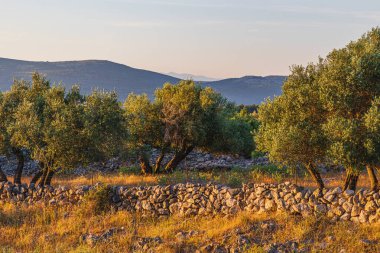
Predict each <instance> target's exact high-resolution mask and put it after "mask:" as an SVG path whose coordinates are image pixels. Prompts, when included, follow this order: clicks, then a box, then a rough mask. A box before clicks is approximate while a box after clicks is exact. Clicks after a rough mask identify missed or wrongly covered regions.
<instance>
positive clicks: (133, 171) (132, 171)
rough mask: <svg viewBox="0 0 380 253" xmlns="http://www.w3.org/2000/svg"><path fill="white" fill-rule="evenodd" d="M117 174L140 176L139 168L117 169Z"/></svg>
mask: <svg viewBox="0 0 380 253" xmlns="http://www.w3.org/2000/svg"><path fill="white" fill-rule="evenodd" d="M118 172H119V173H120V174H125V175H131V174H133V175H138V174H141V171H140V168H139V167H138V166H128V167H127V166H123V167H120V168H119V169H118Z"/></svg>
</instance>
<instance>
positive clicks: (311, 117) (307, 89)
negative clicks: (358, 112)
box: [256, 64, 326, 188]
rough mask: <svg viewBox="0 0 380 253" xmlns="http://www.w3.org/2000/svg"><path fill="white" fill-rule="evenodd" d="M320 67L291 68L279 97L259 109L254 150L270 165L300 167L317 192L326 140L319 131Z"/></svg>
mask: <svg viewBox="0 0 380 253" xmlns="http://www.w3.org/2000/svg"><path fill="white" fill-rule="evenodd" d="M321 68H322V66H321V65H320V64H318V65H313V64H309V65H308V66H306V67H302V66H294V67H293V68H292V70H291V71H292V73H291V75H290V76H289V77H288V79H287V80H286V82H285V83H284V85H283V93H282V95H281V96H278V97H275V98H274V99H273V100H270V99H268V100H267V101H266V102H265V103H263V104H262V105H260V107H259V110H258V119H259V121H260V127H259V131H258V133H257V135H256V142H257V147H258V149H259V150H260V151H262V152H266V153H268V156H269V159H270V160H271V161H272V162H275V163H279V164H281V165H285V166H298V165H300V166H302V167H303V168H305V169H306V170H307V171H308V172H309V173H310V175H311V176H312V177H313V179H314V181H315V182H316V183H317V185H318V187H319V188H323V187H324V184H323V180H322V178H321V176H320V173H319V172H318V170H317V164H318V163H320V162H322V161H323V160H324V158H325V152H324V151H325V150H326V137H325V135H324V133H323V131H322V123H323V122H324V117H325V111H324V109H323V107H322V105H321V103H320V100H319V93H318V78H319V75H320V71H321Z"/></svg>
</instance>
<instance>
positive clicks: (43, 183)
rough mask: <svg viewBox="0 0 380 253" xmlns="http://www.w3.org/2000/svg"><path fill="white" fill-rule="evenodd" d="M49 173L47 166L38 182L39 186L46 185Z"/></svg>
mask: <svg viewBox="0 0 380 253" xmlns="http://www.w3.org/2000/svg"><path fill="white" fill-rule="evenodd" d="M47 174H48V168H47V167H45V168H44V169H43V170H42V176H41V178H40V181H39V183H38V185H39V186H41V187H44V186H45V180H46V177H47Z"/></svg>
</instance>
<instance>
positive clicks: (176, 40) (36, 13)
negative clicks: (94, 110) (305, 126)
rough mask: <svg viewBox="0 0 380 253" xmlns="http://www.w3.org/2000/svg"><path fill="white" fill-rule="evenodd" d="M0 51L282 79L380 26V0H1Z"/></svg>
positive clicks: (9, 54)
mask: <svg viewBox="0 0 380 253" xmlns="http://www.w3.org/2000/svg"><path fill="white" fill-rule="evenodd" d="M0 6H1V7H0V57H6V58H14V59H23V60H35V61H63V60H85V59H102V60H110V61H115V62H118V63H122V64H126V65H129V66H132V67H137V68H143V69H148V70H153V71H157V72H162V73H167V72H177V73H191V74H196V75H205V76H209V77H217V78H225V77H240V76H244V75H273V74H281V75H287V74H288V73H289V66H290V65H292V64H306V63H307V62H310V61H316V59H317V58H318V56H319V55H320V56H325V55H326V54H327V53H328V52H329V51H330V50H331V49H333V48H339V47H343V46H344V45H345V44H347V43H348V42H349V41H350V40H354V39H357V38H358V37H359V36H361V35H362V34H363V33H365V32H366V31H368V30H369V29H370V28H371V27H374V26H377V25H380V1H379V0H314V1H311V0H297V1H296V0H294V1H291V0H281V1H280V0H278V1H274V0H261V1H259V0H250V1H249V0H0Z"/></svg>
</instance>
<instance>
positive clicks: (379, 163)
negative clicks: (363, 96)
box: [364, 97, 380, 190]
mask: <svg viewBox="0 0 380 253" xmlns="http://www.w3.org/2000/svg"><path fill="white" fill-rule="evenodd" d="M364 124H365V127H366V130H367V135H366V139H365V147H366V149H367V159H368V162H367V171H368V174H369V175H370V180H371V189H372V190H377V189H378V179H377V178H376V175H375V170H377V172H378V173H379V174H380V97H377V98H375V99H374V100H373V102H372V105H371V107H370V108H369V110H368V112H367V113H366V114H365V116H364Z"/></svg>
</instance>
